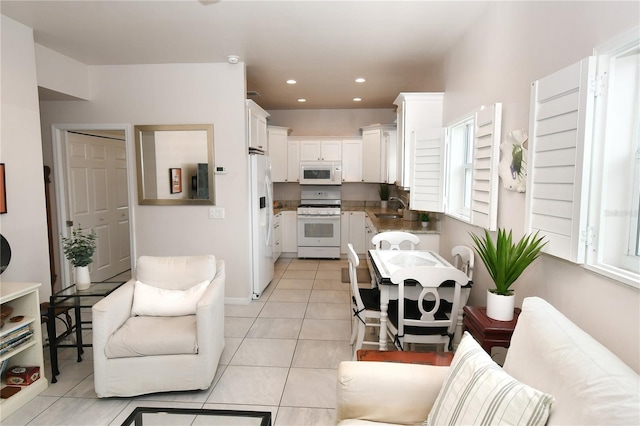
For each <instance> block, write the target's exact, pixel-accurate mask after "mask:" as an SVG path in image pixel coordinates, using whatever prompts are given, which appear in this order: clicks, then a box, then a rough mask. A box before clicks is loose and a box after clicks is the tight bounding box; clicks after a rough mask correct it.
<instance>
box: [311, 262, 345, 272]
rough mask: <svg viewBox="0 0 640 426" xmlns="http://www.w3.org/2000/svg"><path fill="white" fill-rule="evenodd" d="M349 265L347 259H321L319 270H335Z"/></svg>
mask: <svg viewBox="0 0 640 426" xmlns="http://www.w3.org/2000/svg"><path fill="white" fill-rule="evenodd" d="M348 265H349V262H347V260H321V261H320V263H319V264H318V271H331V270H333V271H335V270H338V271H339V270H340V269H342V268H346V267H347V266H348Z"/></svg>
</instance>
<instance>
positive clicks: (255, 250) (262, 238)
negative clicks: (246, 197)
mask: <svg viewBox="0 0 640 426" xmlns="http://www.w3.org/2000/svg"><path fill="white" fill-rule="evenodd" d="M249 173H250V177H249V179H250V186H251V191H250V192H251V202H250V205H251V241H250V244H251V281H252V297H253V298H254V299H258V298H259V297H260V295H261V294H262V292H263V291H264V289H265V288H266V287H267V286H268V285H269V283H270V282H271V280H272V279H273V264H274V257H273V245H272V241H273V184H272V182H271V162H270V161H269V157H267V156H265V155H262V154H253V153H252V154H249Z"/></svg>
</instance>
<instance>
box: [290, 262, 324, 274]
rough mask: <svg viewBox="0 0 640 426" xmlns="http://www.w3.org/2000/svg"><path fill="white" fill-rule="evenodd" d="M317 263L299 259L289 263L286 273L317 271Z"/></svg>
mask: <svg viewBox="0 0 640 426" xmlns="http://www.w3.org/2000/svg"><path fill="white" fill-rule="evenodd" d="M318 263H320V262H319V261H317V260H308V259H299V260H297V261H295V262H291V264H290V265H289V267H288V268H287V271H317V270H318Z"/></svg>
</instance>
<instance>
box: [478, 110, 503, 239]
mask: <svg viewBox="0 0 640 426" xmlns="http://www.w3.org/2000/svg"><path fill="white" fill-rule="evenodd" d="M501 126H502V104H500V103H497V104H494V105H492V106H491V107H489V108H485V109H481V110H479V111H478V112H477V113H476V117H475V131H474V136H473V137H474V141H473V173H472V179H473V181H472V190H471V223H472V224H474V225H476V226H481V227H483V228H486V229H488V230H489V231H495V230H496V229H497V224H498V160H499V157H500V130H501Z"/></svg>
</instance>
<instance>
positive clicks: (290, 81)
mask: <svg viewBox="0 0 640 426" xmlns="http://www.w3.org/2000/svg"><path fill="white" fill-rule="evenodd" d="M296 83H297V81H295V80H293V79H291V80H287V84H296Z"/></svg>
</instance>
